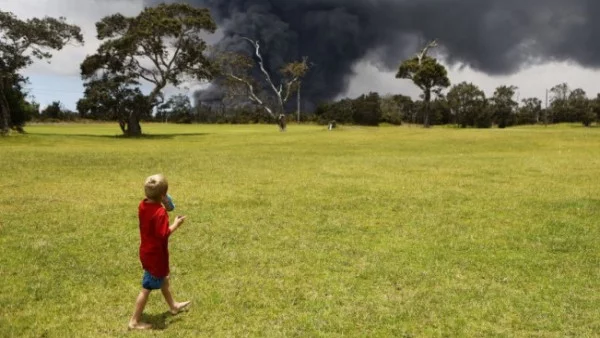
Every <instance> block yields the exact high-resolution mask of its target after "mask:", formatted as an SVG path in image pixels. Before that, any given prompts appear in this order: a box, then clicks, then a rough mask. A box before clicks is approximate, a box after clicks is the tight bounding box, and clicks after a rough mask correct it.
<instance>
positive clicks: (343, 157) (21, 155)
mask: <svg viewBox="0 0 600 338" xmlns="http://www.w3.org/2000/svg"><path fill="white" fill-rule="evenodd" d="M143 128H144V132H145V133H148V134H150V135H151V136H149V137H145V138H142V139H124V138H121V137H115V135H118V134H119V129H118V126H117V125H116V124H89V125H32V126H29V127H28V128H27V129H26V130H27V131H28V134H27V135H13V136H10V137H6V138H0V157H1V159H2V160H1V161H0V173H1V176H0V188H1V190H2V194H1V196H0V276H1V278H2V282H1V284H2V288H1V289H0V336H1V337H13V336H14V337H22V336H25V337H114V336H131V337H136V336H139V337H146V336H160V337H163V336H164V337H239V336H244V337H245V336H248V337H282V336H285V337H288V336H298V337H315V336H323V337H341V336H351V337H356V336H362V337H443V336H448V337H489V336H501V337H504V336H506V337H532V336H533V337H567V336H569V337H592V336H598V335H600V306H599V304H600V270H599V268H600V227H599V226H598V222H599V216H600V196H599V192H600V179H599V168H600V128H591V129H589V128H588V129H586V128H583V127H580V126H575V125H561V126H550V127H547V128H546V127H522V128H514V129H506V130H499V129H491V130H476V129H466V130H461V129H454V128H444V127H437V128H433V129H429V130H425V129H423V128H419V127H381V128H359V127H343V128H341V129H339V130H336V131H333V132H328V131H326V130H325V128H324V127H320V126H295V125H291V126H289V129H288V132H287V133H280V132H278V131H277V129H276V127H275V126H265V125H256V126H205V125H192V126H179V125H159V124H155V125H144V126H143ZM158 172H162V173H164V174H166V175H167V177H168V178H169V183H170V190H169V192H170V193H171V195H172V196H173V198H174V199H175V202H176V204H177V210H176V214H185V215H187V216H188V220H187V222H186V224H184V226H183V227H182V228H181V229H180V230H179V231H178V232H177V233H175V234H174V235H173V237H171V239H170V252H171V276H172V280H171V281H172V288H173V294H174V296H175V298H176V299H177V300H188V299H189V300H192V302H193V304H192V306H191V308H190V311H188V312H185V313H183V314H180V315H178V316H170V315H167V314H166V313H167V310H168V309H167V306H166V305H165V303H164V301H163V299H162V296H161V295H160V293H153V294H152V295H151V296H150V301H149V303H148V305H147V307H146V312H145V319H146V320H148V321H150V322H152V323H153V324H154V325H155V326H156V327H157V330H154V331H152V332H143V333H142V332H128V331H127V329H126V327H127V321H128V319H129V317H130V316H131V312H132V310H133V305H134V301H135V297H136V296H137V293H138V292H139V290H140V280H141V275H142V270H141V267H140V263H139V260H138V256H137V250H138V245H139V233H138V224H137V205H138V203H139V201H140V199H141V198H142V197H143V188H142V184H143V181H144V179H145V178H146V177H147V176H148V175H150V174H154V173H158ZM172 215H173V214H172Z"/></svg>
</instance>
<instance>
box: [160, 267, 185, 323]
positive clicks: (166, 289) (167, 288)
mask: <svg viewBox="0 0 600 338" xmlns="http://www.w3.org/2000/svg"><path fill="white" fill-rule="evenodd" d="M160 291H162V294H163V296H164V297H165V301H166V302H167V304H168V305H169V309H170V310H171V313H172V314H174V315H175V314H177V313H179V311H181V310H182V309H183V308H185V307H186V306H188V305H190V301H185V302H181V303H176V302H175V301H174V300H173V295H171V285H170V283H169V276H167V277H165V280H164V281H163V284H162V285H161V287H160Z"/></svg>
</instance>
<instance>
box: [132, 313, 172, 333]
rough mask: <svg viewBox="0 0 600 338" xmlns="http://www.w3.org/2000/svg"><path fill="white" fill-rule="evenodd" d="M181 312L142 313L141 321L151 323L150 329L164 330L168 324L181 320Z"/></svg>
mask: <svg viewBox="0 0 600 338" xmlns="http://www.w3.org/2000/svg"><path fill="white" fill-rule="evenodd" d="M180 316H181V313H180V314H178V315H173V314H171V312H169V311H165V312H163V313H160V314H154V315H153V314H146V313H144V314H142V318H141V319H142V322H144V323H148V324H151V325H152V330H164V329H166V328H167V327H168V326H170V325H172V324H173V323H176V322H178V321H180V320H181V317H180Z"/></svg>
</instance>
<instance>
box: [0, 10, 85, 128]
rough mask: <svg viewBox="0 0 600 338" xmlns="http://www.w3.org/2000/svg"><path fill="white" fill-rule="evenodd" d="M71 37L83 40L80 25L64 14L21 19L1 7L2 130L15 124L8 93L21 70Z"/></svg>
mask: <svg viewBox="0 0 600 338" xmlns="http://www.w3.org/2000/svg"><path fill="white" fill-rule="evenodd" d="M70 41H75V42H77V43H83V36H82V35H81V30H80V28H79V27H77V26H74V25H70V24H68V23H66V19H65V18H62V17H61V18H58V19H56V18H50V17H45V18H43V19H38V18H32V19H27V20H21V19H19V18H17V17H16V16H15V15H14V14H12V13H10V12H4V11H1V10H0V134H1V135H6V134H8V132H9V130H10V128H11V127H13V123H12V121H13V118H12V117H11V109H10V104H9V102H8V98H7V97H6V93H7V92H9V90H8V89H7V88H10V87H13V86H14V85H15V84H16V83H18V82H19V81H20V79H19V72H20V71H21V70H23V69H24V68H25V67H27V66H29V65H31V64H32V63H33V61H34V60H35V59H50V58H51V57H52V54H51V53H50V50H60V49H62V48H63V47H64V46H65V45H66V44H67V43H69V42H70Z"/></svg>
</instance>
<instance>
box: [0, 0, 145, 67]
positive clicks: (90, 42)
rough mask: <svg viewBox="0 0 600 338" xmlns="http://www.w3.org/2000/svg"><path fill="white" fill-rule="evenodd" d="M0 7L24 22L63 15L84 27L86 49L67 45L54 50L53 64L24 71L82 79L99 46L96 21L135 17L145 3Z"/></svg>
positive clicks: (73, 0) (72, 1) (25, 1)
mask: <svg viewBox="0 0 600 338" xmlns="http://www.w3.org/2000/svg"><path fill="white" fill-rule="evenodd" d="M0 8H2V10H4V11H9V12H12V13H14V14H15V15H16V16H17V17H19V18H21V19H26V18H32V17H44V16H51V17H61V16H63V17H65V18H66V19H67V22H68V23H71V24H75V25H78V26H79V27H81V30H82V34H83V36H84V40H85V44H84V46H74V45H68V46H65V48H63V49H62V50H60V51H52V54H53V57H52V59H51V60H50V63H47V62H43V61H41V62H36V63H35V64H33V65H32V66H31V67H29V68H27V69H26V70H25V72H24V73H25V74H26V75H33V74H36V75H50V74H53V75H62V76H73V77H79V65H80V64H81V62H82V61H83V59H85V57H86V56H87V55H89V54H93V53H94V52H95V51H96V50H97V48H98V46H99V44H100V43H99V41H98V39H96V26H95V24H96V22H98V21H99V20H100V19H102V18H103V17H105V16H107V15H111V14H114V13H122V14H124V15H136V14H138V13H139V12H140V11H141V10H142V9H143V0H19V1H16V0H0Z"/></svg>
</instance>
